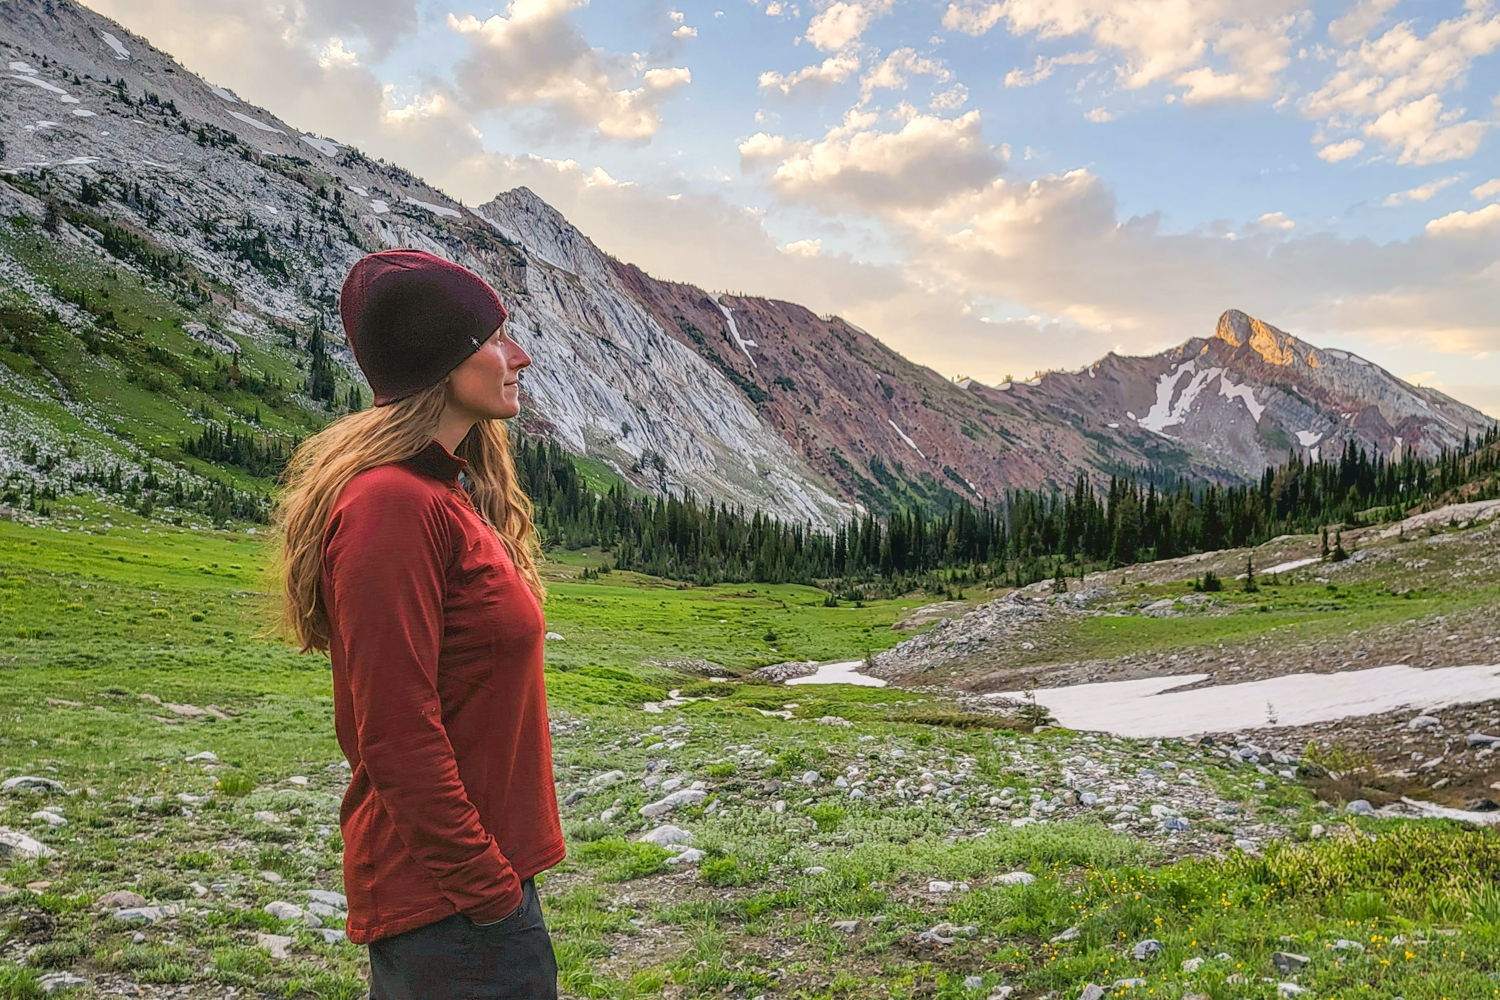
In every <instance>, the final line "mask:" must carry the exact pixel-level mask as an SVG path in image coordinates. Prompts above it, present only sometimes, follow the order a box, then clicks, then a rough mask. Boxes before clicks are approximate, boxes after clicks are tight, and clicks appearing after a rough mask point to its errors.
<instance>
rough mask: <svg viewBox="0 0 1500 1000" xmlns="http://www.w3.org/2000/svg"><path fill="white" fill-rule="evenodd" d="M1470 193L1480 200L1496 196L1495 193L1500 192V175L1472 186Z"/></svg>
mask: <svg viewBox="0 0 1500 1000" xmlns="http://www.w3.org/2000/svg"><path fill="white" fill-rule="evenodd" d="M1469 194H1470V195H1472V196H1473V197H1474V198H1475V199H1476V200H1478V201H1484V200H1485V199H1487V198H1493V197H1495V195H1497V194H1500V177H1496V178H1495V179H1494V180H1488V181H1485V182H1484V183H1483V184H1480V185H1478V186H1476V187H1472V188H1470V189H1469Z"/></svg>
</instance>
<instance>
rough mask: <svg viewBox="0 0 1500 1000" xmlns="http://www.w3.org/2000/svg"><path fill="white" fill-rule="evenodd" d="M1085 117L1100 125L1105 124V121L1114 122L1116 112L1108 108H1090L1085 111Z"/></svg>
mask: <svg viewBox="0 0 1500 1000" xmlns="http://www.w3.org/2000/svg"><path fill="white" fill-rule="evenodd" d="M1083 117H1085V118H1087V119H1088V120H1089V121H1091V122H1094V123H1095V124H1099V125H1103V124H1104V123H1105V122H1112V121H1114V120H1115V116H1114V114H1113V113H1112V112H1110V111H1109V110H1108V109H1107V108H1090V109H1089V110H1088V111H1087V112H1085V113H1084V116H1083Z"/></svg>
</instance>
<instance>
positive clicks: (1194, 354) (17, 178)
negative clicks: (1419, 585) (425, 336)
mask: <svg viewBox="0 0 1500 1000" xmlns="http://www.w3.org/2000/svg"><path fill="white" fill-rule="evenodd" d="M0 63H3V64H4V66H5V71H4V72H3V73H0V135H3V136H4V139H5V146H4V148H3V150H0V273H3V274H4V275H5V277H6V281H5V287H4V290H0V306H4V307H5V308H9V309H14V310H19V311H20V314H24V316H26V317H29V318H28V319H27V320H26V321H25V323H22V324H21V325H26V323H31V324H33V325H35V324H41V326H46V325H47V323H49V322H50V323H52V324H53V325H54V326H55V327H56V329H54V330H52V333H53V335H55V339H54V340H53V341H51V342H49V343H47V344H46V345H45V350H44V351H43V354H44V355H45V356H44V357H43V358H42V359H41V360H38V358H37V356H36V355H34V354H33V355H31V356H30V357H29V359H23V358H21V357H18V356H17V355H16V354H15V353H14V352H10V351H8V350H7V343H9V345H10V346H11V347H15V346H16V344H18V343H19V341H18V340H17V337H18V336H19V335H17V334H11V335H10V336H9V337H6V336H0V393H4V394H5V395H4V399H5V401H6V403H7V404H8V405H7V406H5V407H3V408H0V409H3V411H4V412H5V417H4V426H3V429H4V430H5V432H6V433H5V434H4V435H0V468H4V469H10V470H17V469H20V468H22V467H26V468H28V469H30V470H33V471H32V472H30V473H29V474H32V475H43V476H46V475H49V474H50V475H53V476H54V478H56V480H57V483H58V484H59V485H65V483H66V476H67V475H70V474H76V473H77V471H78V468H79V466H80V463H82V462H84V461H86V460H89V461H99V460H105V459H107V460H109V461H113V462H115V463H117V464H120V465H121V466H122V468H124V469H125V470H126V472H127V474H130V473H133V472H136V473H138V472H140V471H141V470H142V468H143V467H144V466H145V465H146V464H147V463H148V462H149V460H150V459H151V458H153V457H155V458H160V459H163V460H165V461H167V462H169V463H173V464H176V465H178V466H181V467H183V468H185V469H187V470H189V471H190V472H192V473H193V474H206V471H207V470H205V469H203V468H202V467H200V466H195V465H194V463H192V462H190V461H187V459H186V457H185V456H184V455H183V453H182V451H181V449H179V448H174V445H173V441H174V438H181V437H182V436H184V435H191V434H194V433H198V432H199V431H201V429H202V428H203V427H204V426H207V425H209V424H212V423H225V422H227V423H229V424H231V425H236V426H240V427H242V428H244V429H246V430H248V431H250V432H253V433H257V434H264V435H268V436H269V437H270V438H274V439H280V440H286V439H290V438H293V437H296V436H300V435H303V434H306V433H308V432H310V431H311V430H315V429H316V427H317V426H319V424H320V423H321V422H322V421H323V420H326V419H327V415H328V412H335V411H336V409H337V408H336V407H335V406H331V405H328V404H329V402H330V401H332V400H333V399H335V398H336V397H337V398H343V396H344V395H345V394H346V393H347V391H348V388H349V387H350V386H361V387H362V379H361V378H360V376H359V374H358V372H357V370H356V368H355V366H354V365H353V360H352V356H351V355H350V354H349V352H348V349H347V347H346V346H345V344H344V342H343V337H342V333H341V331H340V328H339V321H338V315H337V309H336V304H337V300H336V296H337V291H338V287H339V284H340V282H341V280H342V277H343V275H344V273H345V272H346V270H347V268H348V267H349V265H350V264H352V263H353V261H354V260H356V259H357V258H358V257H359V256H360V255H362V254H363V253H366V252H369V251H371V250H376V249H380V248H382V247H389V246H414V247H420V248H423V249H427V250H430V251H432V252H434V253H438V254H440V255H442V256H444V257H447V258H449V259H452V260H455V261H458V262H459V263H462V264H464V265H465V266H467V267H470V268H473V269H474V270H476V271H477V272H479V273H481V274H483V275H484V276H485V277H486V278H487V279H488V280H490V281H491V282H492V283H493V284H494V285H495V286H496V287H497V289H499V291H500V292H501V294H502V295H503V296H504V297H505V298H506V300H507V303H508V304H509V305H510V306H511V307H512V320H511V322H510V328H511V330H512V332H513V333H514V334H515V335H516V336H517V337H518V339H521V340H522V341H523V342H524V343H525V344H526V345H527V347H528V349H529V350H530V351H531V353H532V356H533V358H534V361H535V363H534V364H533V366H532V369H531V371H530V372H529V377H528V379H527V382H526V388H525V392H526V399H525V401H524V403H525V410H524V412H525V417H524V418H523V421H522V423H523V426H524V427H526V428H527V429H529V430H532V431H535V432H538V433H543V434H548V435H551V436H553V437H554V438H555V439H556V440H558V441H560V442H561V443H563V444H565V445H566V446H567V447H568V448H569V449H570V450H572V451H573V452H575V453H576V454H578V455H580V456H583V457H585V458H586V459H588V460H590V461H592V462H595V463H597V464H598V465H599V466H600V467H608V468H612V469H613V470H615V471H616V472H617V473H619V474H620V475H622V476H624V477H625V478H627V479H629V480H630V481H632V482H634V483H635V484H636V485H637V486H640V487H642V488H645V489H648V490H651V491H653V492H657V493H671V494H679V495H680V494H681V493H683V492H685V491H692V492H693V493H695V494H697V495H699V496H707V497H712V498H713V499H715V500H723V501H728V502H730V503H739V504H743V505H744V506H745V507H746V508H747V509H750V508H754V509H760V510H764V511H766V512H767V513H770V514H773V515H775V516H777V517H779V518H782V519H784V520H788V521H796V522H808V523H811V524H813V525H815V526H818V527H824V528H826V527H829V526H830V525H832V524H833V523H835V522H836V521H838V520H840V519H842V518H844V517H846V516H847V515H848V514H849V513H850V512H851V511H853V510H856V509H858V508H859V507H861V506H862V507H865V508H869V509H877V510H879V509H889V508H890V507H891V506H893V505H894V504H896V503H899V502H903V501H906V500H911V499H942V498H944V497H951V496H961V497H964V498H966V499H968V500H970V501H975V502H977V501H981V500H983V501H994V500H996V499H997V498H999V497H1000V496H1001V495H1002V494H1003V491H1004V489H1006V488H1007V487H1042V486H1047V485H1049V484H1054V485H1064V484H1067V483H1069V482H1071V480H1072V477H1073V475H1074V473H1075V470H1080V469H1081V470H1084V471H1086V472H1088V473H1090V474H1091V475H1093V476H1094V477H1096V478H1103V477H1106V476H1107V475H1109V474H1111V473H1116V472H1122V471H1126V470H1131V469H1138V468H1141V467H1143V466H1152V467H1155V468H1158V469H1164V470H1169V471H1172V472H1175V473H1177V474H1181V475H1188V476H1196V477H1213V478H1220V479H1240V478H1244V477H1247V476H1254V475H1256V474H1258V473H1259V472H1260V471H1261V470H1262V469H1263V468H1265V466H1266V465H1267V464H1268V463H1274V462H1278V461H1281V460H1283V459H1284V458H1285V456H1286V454H1287V452H1288V451H1289V450H1290V451H1300V453H1302V454H1305V455H1306V456H1308V457H1317V456H1319V455H1327V454H1331V453H1332V452H1333V451H1334V450H1336V449H1337V448H1339V447H1341V446H1342V444H1343V443H1344V442H1345V441H1351V440H1352V441H1357V442H1358V443H1360V444H1361V445H1363V446H1365V447H1366V448H1368V449H1371V450H1376V451H1379V452H1381V453H1382V454H1395V453H1416V454H1423V455H1426V454H1432V453H1433V452H1435V451H1436V450H1438V449H1440V448H1442V447H1445V446H1449V445H1452V444H1455V443H1457V442H1459V441H1461V440H1462V438H1463V434H1464V431H1465V430H1466V429H1468V428H1471V427H1472V428H1479V427H1485V426H1488V425H1489V424H1490V421H1489V420H1488V418H1485V417H1484V416H1483V415H1481V414H1479V413H1477V412H1476V411H1474V410H1471V409H1469V408H1467V407H1464V406H1462V405H1460V404H1457V403H1455V402H1453V401H1452V400H1449V399H1447V397H1444V396H1442V395H1441V394H1439V393H1436V392H1432V391H1430V390H1421V389H1416V388H1414V387H1411V386H1408V385H1406V384H1405V383H1402V382H1400V381H1399V380H1397V379H1395V378H1393V377H1392V376H1390V375H1389V374H1388V373H1385V372H1384V371H1382V370H1381V369H1379V368H1377V367H1375V366H1374V365H1370V364H1368V363H1366V362H1364V361H1362V360H1361V359H1358V358H1355V357H1353V356H1352V355H1346V354H1343V353H1342V352H1335V351H1322V350H1317V349H1314V348H1312V347H1310V346H1308V345H1306V344H1303V343H1302V342H1301V341H1298V340H1296V339H1295V338H1292V337H1289V336H1288V335H1286V334H1283V333H1281V331H1278V330H1275V328H1273V327H1268V326H1265V325H1264V324H1261V323H1259V322H1257V321H1255V320H1251V319H1250V318H1248V317H1246V316H1244V315H1243V314H1240V313H1234V312H1231V313H1226V314H1225V317H1224V318H1223V319H1222V320H1221V321H1220V328H1219V332H1218V333H1217V334H1216V335H1215V336H1214V337H1212V338H1208V339H1194V340H1189V341H1188V342H1187V343H1185V344H1184V345H1182V346H1181V347H1179V348H1177V349H1175V350H1174V351H1169V352H1166V353H1164V354H1162V355H1158V356H1155V357H1152V358H1121V357H1116V356H1113V355H1111V356H1109V357H1107V358H1105V359H1104V360H1102V361H1100V362H1099V363H1098V364H1096V365H1093V366H1091V367H1090V368H1088V369H1086V370H1085V371H1084V372H1081V373H1072V374H1068V373H1052V374H1048V375H1046V376H1043V377H1041V378H1040V379H1038V380H1035V381H1034V382H1028V383H1008V384H1005V385H1001V386H983V385H980V384H978V383H975V382H972V381H969V380H950V379H948V378H946V377H944V376H943V375H940V374H939V373H937V372H934V371H932V370H931V369H929V368H925V367H923V366H920V365H916V364H913V363H912V362H910V361H908V360H907V359H905V358H903V357H901V356H900V355H898V354H896V353H895V352H894V351H892V350H890V349H889V348H888V347H886V346H885V345H884V344H882V343H881V342H880V341H878V340H877V339H875V337H873V336H871V335H870V334H868V333H866V332H865V331H863V330H860V329H858V328H857V327H854V326H852V325H850V324H848V323H846V322H844V321H843V320H841V319H839V318H838V317H820V316H817V315H815V314H813V313H812V312H810V311H809V310H807V309H805V308H803V307H801V306H798V305H796V304H795V303H789V302H781V301H776V300H769V299H764V298H755V297H742V296H730V295H718V294H714V293H712V292H708V291H704V290H702V289H699V288H695V287H693V286H689V285H683V284H678V283H673V282H669V281H662V280H658V279H656V278H653V277H650V276H648V275H646V274H645V273H644V272H642V271H641V270H639V269H638V268H636V267H634V266H632V265H630V264H628V263H626V262H622V261H619V260H616V259H614V258H612V257H610V256H608V255H607V254H605V253H603V252H602V251H600V250H599V248H598V247H596V246H595V245H594V244H593V243H592V242H591V241H590V240H589V239H588V238H587V236H585V235H584V234H582V233H580V232H579V231H578V230H577V229H576V228H575V227H574V226H572V225H571V224H570V223H569V222H568V221H567V219H565V218H564V217H563V216H562V215H561V214H559V213H558V212H557V211H556V210H555V209H553V208H552V207H551V206H550V205H548V204H546V203H545V202H544V201H542V200H541V199H540V198H538V197H537V196H536V195H535V194H534V193H533V192H531V191H530V190H528V189H526V188H518V189H515V190H512V191H507V192H503V193H501V194H500V195H498V196H497V197H495V198H494V199H492V200H491V201H489V202H487V203H486V204H484V205H482V206H479V207H478V208H469V207H467V206H465V205H463V204H461V203H458V202H456V201H454V200H453V199H451V198H449V197H447V196H446V195H445V194H443V193H442V192H441V191H438V190H436V189H434V188H432V187H431V186H429V185H427V184H426V183H424V182H423V181H422V180H421V179H420V178H417V177H415V176H413V175H411V174H410V173H409V172H407V171H405V170H403V169H401V168H400V167H398V166H395V165H392V164H388V163H386V162H384V161H381V160H372V159H370V158H369V157H366V156H365V155H364V154H362V153H361V152H360V151H359V150H357V149H354V148H352V147H349V146H345V145H342V144H340V143H339V142H338V141H336V139H332V138H327V137H322V136H316V135H308V134H303V133H301V132H299V131H298V130H297V129H295V128H293V127H292V126H291V125H289V124H287V123H285V122H283V121H281V120H279V119H277V118H276V117H275V116H274V115H273V114H271V113H269V112H267V111H265V110H262V109H260V108H256V107H254V106H251V105H248V104H246V103H244V102H243V101H241V100H239V99H238V98H237V97H236V95H234V94H232V93H230V92H228V91H226V90H224V89H222V88H220V87H217V86H214V85H212V84H211V83H209V82H207V81H205V80H202V79H200V78H199V77H197V76H196V75H194V74H192V73H190V72H188V71H187V70H185V69H183V68H182V67H181V66H179V65H177V64H176V63H174V62H173V60H172V59H171V58H170V57H169V56H168V55H166V54H164V53H161V52H159V51H157V50H155V49H153V48H152V47H151V46H150V45H149V43H148V42H146V41H145V40H143V39H140V38H138V37H136V36H134V35H132V34H130V33H129V32H128V31H126V30H125V29H123V28H121V27H120V26H119V25H117V24H115V23H114V22H112V21H109V20H108V19H105V18H103V17H100V16H99V15H97V14H95V13H94V12H92V11H90V10H88V9H87V8H85V7H82V6H80V5H78V4H76V3H72V2H69V0H13V2H11V3H9V4H8V5H7V16H6V18H5V19H4V21H3V22H0ZM122 275H123V276H124V279H123V280H125V282H126V284H127V285H129V288H130V291H131V295H132V297H133V298H132V301H133V302H134V312H133V313H132V314H131V315H132V316H133V317H135V318H133V319H131V320H129V321H125V320H124V318H123V317H124V316H125V315H126V310H125V309H124V307H123V306H122V305H120V299H119V296H120V294H121V291H122V289H121V286H120V284H119V282H120V281H121V280H122V277H121V276H122ZM109 295H114V296H115V298H114V299H111V300H110V301H109V302H108V303H105V302H103V301H102V300H103V299H104V298H107V297H108V296H109ZM117 307H118V308H117ZM53 317H55V318H53ZM43 318H46V322H43ZM18 322H20V321H18V320H12V321H11V323H10V325H11V326H15V325H16V324H17V323H18ZM5 324H6V320H5V319H4V318H0V327H3V326H5ZM314 328H319V329H320V331H321V332H320V334H319V336H320V338H321V342H322V344H323V349H324V350H326V352H327V355H328V357H329V359H331V361H332V362H333V374H332V376H331V377H332V379H333V381H334V382H335V383H336V384H337V392H336V393H333V392H327V391H324V392H322V393H321V394H318V393H315V392H314V389H313V383H314V382H316V381H317V380H316V379H314V378H312V375H311V373H312V370H313V369H314V368H316V367H317V364H318V363H317V360H316V359H314V358H312V357H310V353H309V352H310V349H311V346H312V345H311V339H312V335H311V332H310V331H311V330H312V329H314ZM0 332H4V331H0ZM44 339H45V338H44ZM85 347H86V348H87V349H86V350H84V349H82V348H85ZM153 352H159V353H153ZM143 359H145V361H146V362H147V363H148V367H149V366H155V367H157V368H160V369H162V370H161V372H160V373H153V372H150V371H142V370H140V366H141V364H142V363H143ZM132 366H134V367H132ZM231 369H232V374H230V375H226V374H225V373H226V372H228V371H230V370H231ZM226 379H227V381H226ZM122 383H130V384H134V385H139V386H140V387H142V388H143V389H145V390H147V391H148V392H149V396H150V398H149V399H147V398H141V394H138V393H137V394H131V393H127V394H123V395H122V394H120V393H118V392H114V391H112V387H116V386H118V385H120V384H122ZM247 385H248V386H250V387H252V388H254V387H256V386H259V389H258V390H257V391H255V392H254V393H252V394H247V392H246V386H247ZM268 385H269V386H273V389H272V390H271V391H267V390H266V388H265V387H266V386H268ZM288 385H289V386H290V389H291V391H290V392H287V393H284V394H278V393H277V392H276V391H274V387H281V386H288ZM325 389H326V387H325ZM365 392H366V394H367V393H368V390H367V389H366V390H365ZM314 396H316V397H317V398H313V397H314ZM366 398H368V397H367V396H366ZM320 401H321V405H320ZM320 410H321V411H326V412H320ZM79 421H82V422H83V423H84V424H87V425H90V426H89V433H88V434H86V435H84V437H83V438H82V439H79V438H78V437H77V436H76V435H72V434H70V431H69V428H71V427H73V426H75V425H76V424H77V423H78V422H79ZM34 446H37V447H40V449H41V451H42V452H43V453H49V452H55V453H58V454H59V455H60V457H59V458H57V461H56V464H55V465H51V466H49V468H48V469H47V470H40V469H39V466H38V463H37V462H36V461H31V460H25V461H23V459H22V454H23V451H27V450H28V449H33V447H34ZM73 452H77V453H78V454H73ZM28 453H29V452H28ZM42 464H47V463H46V462H43V463H42Z"/></svg>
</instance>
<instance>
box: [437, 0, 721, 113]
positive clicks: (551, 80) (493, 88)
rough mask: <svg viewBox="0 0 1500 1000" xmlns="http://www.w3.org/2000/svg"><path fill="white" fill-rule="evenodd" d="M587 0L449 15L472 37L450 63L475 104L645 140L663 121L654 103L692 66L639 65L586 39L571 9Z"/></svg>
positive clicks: (521, 3) (528, 2)
mask: <svg viewBox="0 0 1500 1000" xmlns="http://www.w3.org/2000/svg"><path fill="white" fill-rule="evenodd" d="M585 3H586V0H511V3H509V4H508V5H507V7H506V10H505V14H503V15H501V14H494V15H492V16H490V17H488V18H485V19H483V20H481V19H479V18H477V17H475V16H474V15H472V14H465V15H464V16H463V17H458V16H456V15H454V14H452V13H450V14H448V16H447V24H448V27H449V29H451V30H452V31H454V32H456V33H458V34H460V35H463V36H465V37H467V38H468V39H469V41H470V48H469V52H468V54H467V55H466V56H465V57H464V58H463V59H462V60H460V61H459V63H458V65H457V66H456V67H455V69H454V77H455V79H456V80H457V82H458V87H459V92H460V93H461V94H462V96H463V98H464V100H465V102H466V104H467V105H468V106H469V107H470V108H472V109H474V110H486V109H495V108H536V109H539V110H541V111H543V112H544V113H545V114H546V115H547V116H548V118H547V120H546V121H545V122H544V124H543V128H544V129H545V130H550V131H567V130H571V129H576V128H588V129H596V130H597V131H598V132H599V134H600V135H603V136H605V137H607V138H611V139H624V140H644V139H649V138H650V137H651V136H653V135H655V134H656V132H657V130H658V129H659V128H660V127H661V115H660V110H659V105H660V102H661V100H662V98H663V97H665V95H666V94H668V93H669V92H670V91H672V90H673V89H676V88H677V87H680V86H682V85H683V84H685V83H687V82H688V81H689V80H690V79H691V78H692V74H691V73H690V72H689V71H688V70H687V69H686V68H683V67H672V68H654V69H645V67H644V66H642V65H640V63H639V59H628V58H626V57H624V56H620V55H613V54H610V53H606V52H604V51H603V50H602V49H598V48H595V47H593V46H591V45H590V44H589V43H588V40H587V39H586V38H584V36H583V35H582V33H581V32H580V31H579V30H578V28H577V26H576V25H574V24H573V22H572V20H571V17H570V14H571V13H572V11H574V10H576V9H577V8H579V7H581V6H583V5H584V4H585Z"/></svg>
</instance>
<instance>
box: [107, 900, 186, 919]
mask: <svg viewBox="0 0 1500 1000" xmlns="http://www.w3.org/2000/svg"><path fill="white" fill-rule="evenodd" d="M181 912H182V907H181V906H179V905H178V904H176V903H164V904H163V905H161V906H125V907H121V908H120V909H118V910H116V911H115V919H116V920H123V921H125V922H126V923H137V922H139V923H143V924H159V923H161V922H162V921H163V920H166V919H167V918H169V917H175V916H177V914H179V913H181Z"/></svg>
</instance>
